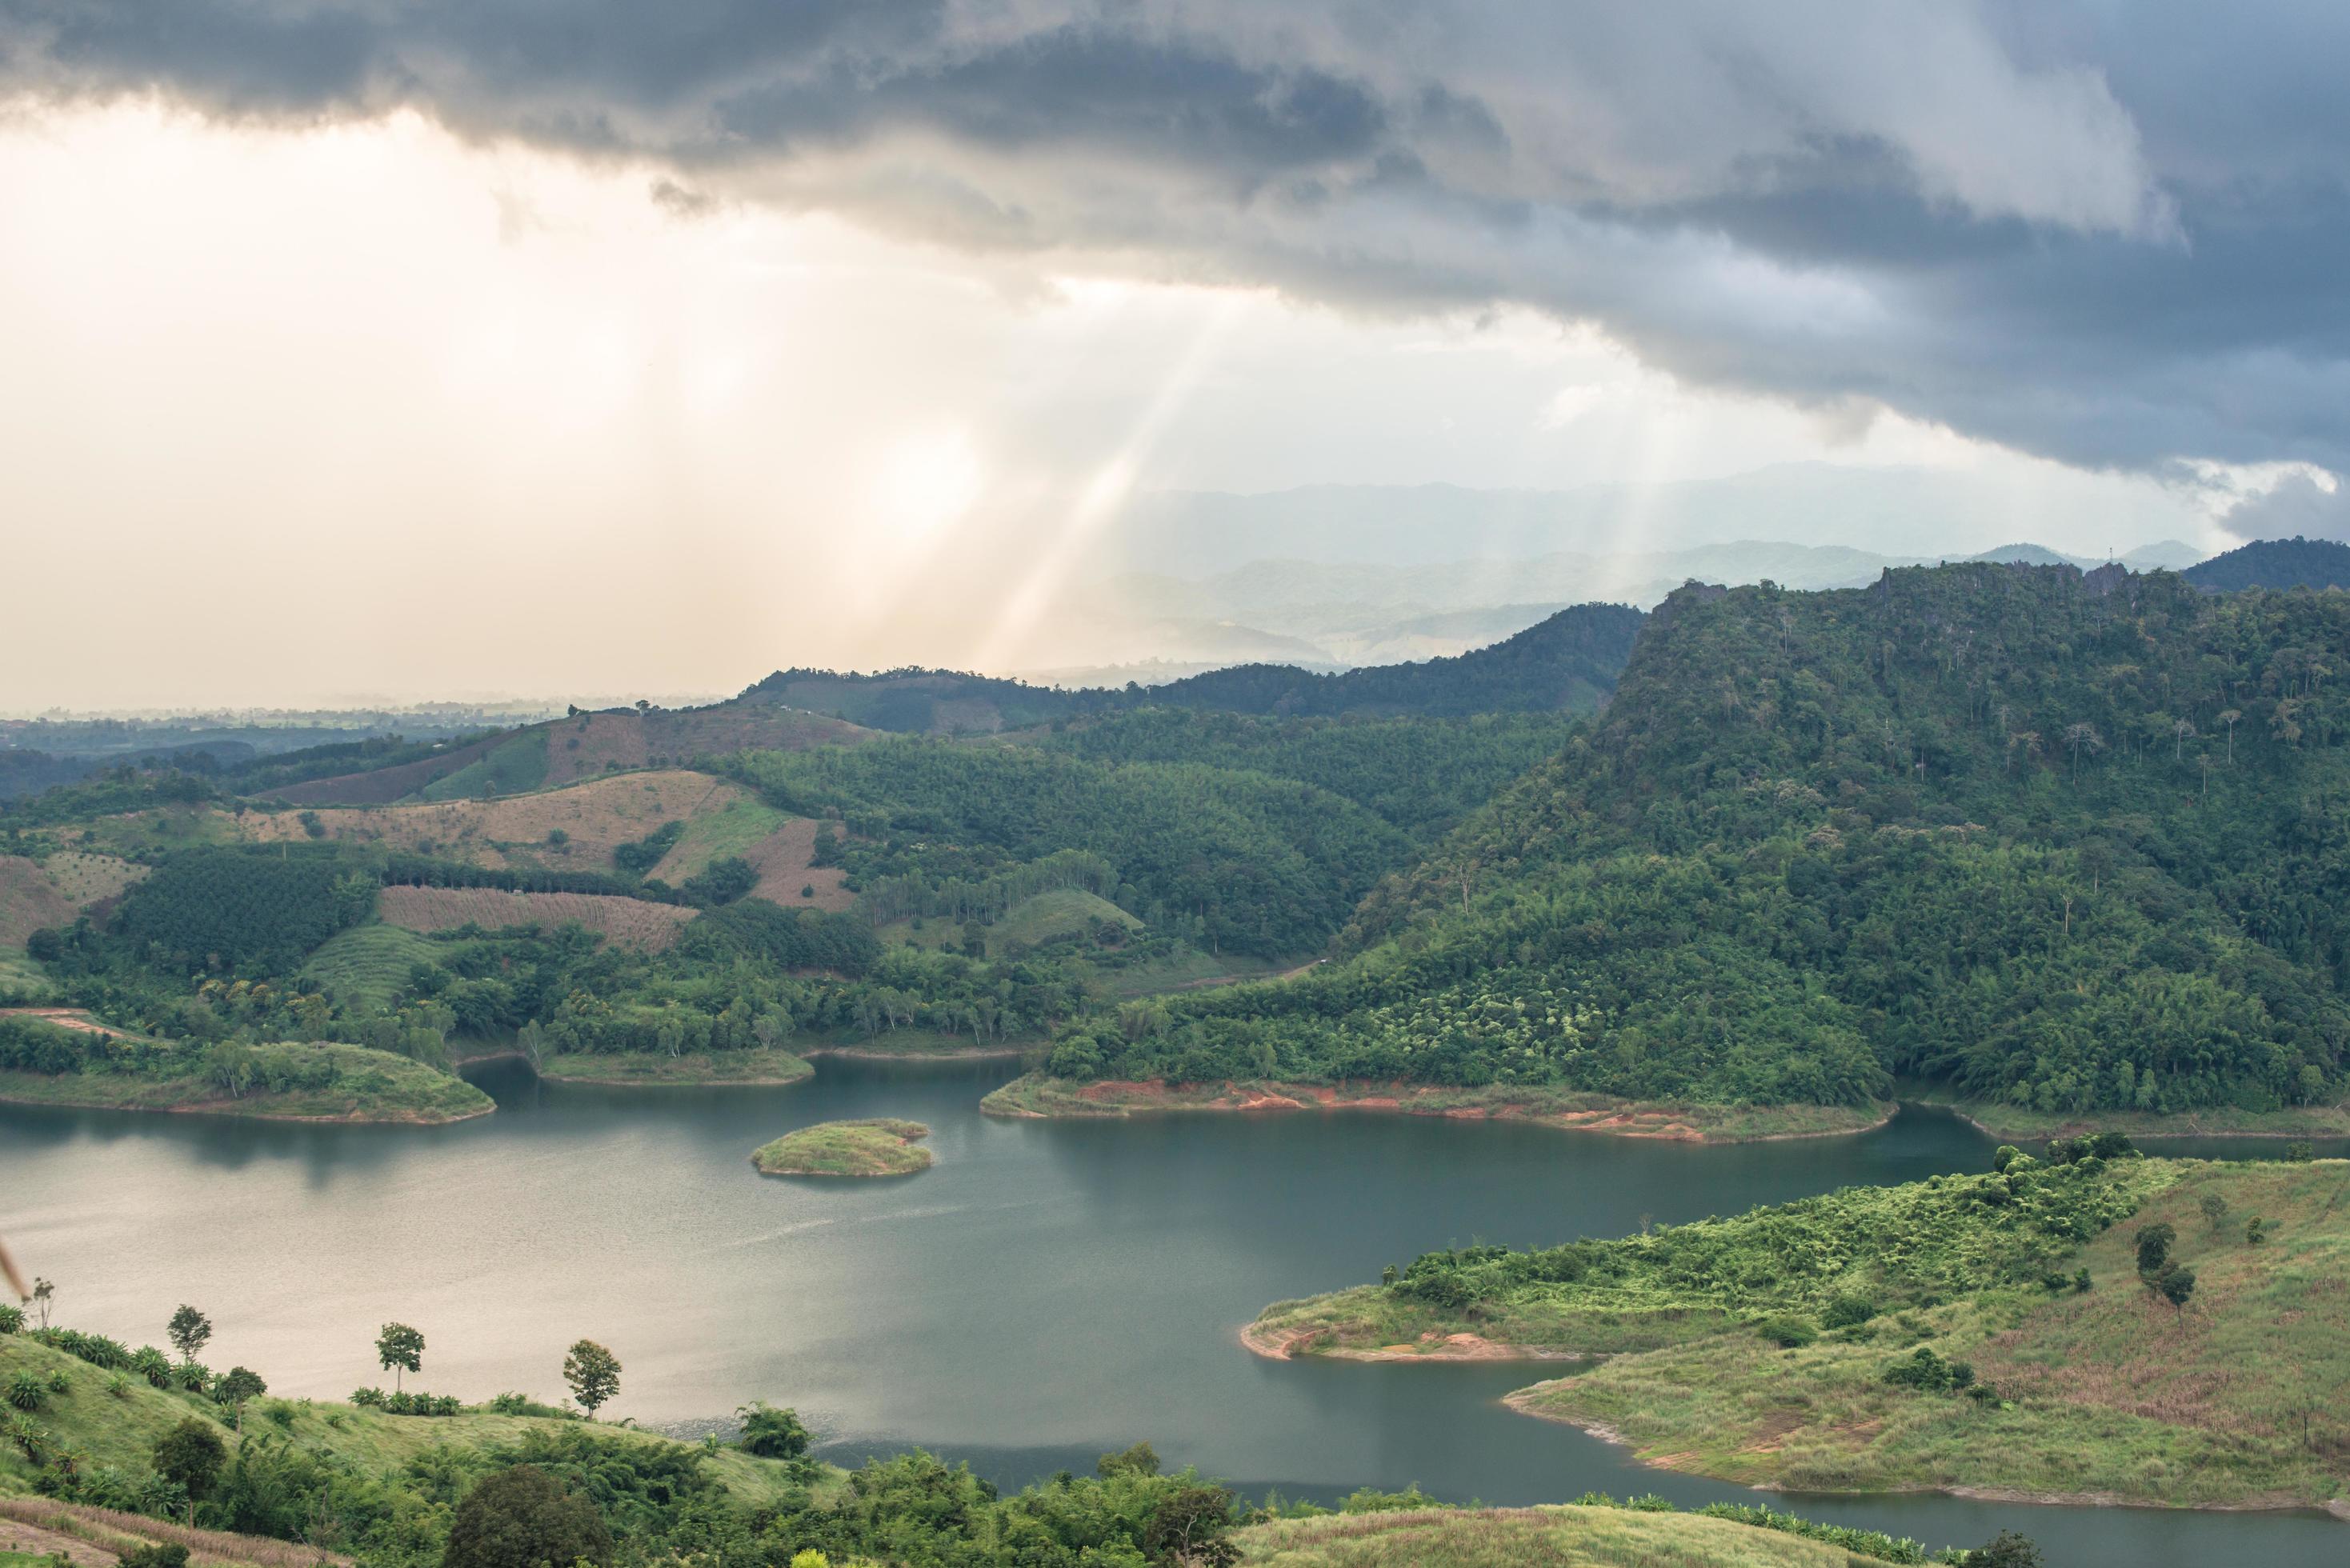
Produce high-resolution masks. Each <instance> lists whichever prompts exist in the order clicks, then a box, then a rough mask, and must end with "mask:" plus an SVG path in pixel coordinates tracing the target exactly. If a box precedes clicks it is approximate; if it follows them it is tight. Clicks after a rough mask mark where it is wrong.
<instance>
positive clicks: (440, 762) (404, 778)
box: [270, 730, 516, 805]
mask: <svg viewBox="0 0 2350 1568" xmlns="http://www.w3.org/2000/svg"><path fill="white" fill-rule="evenodd" d="M515 733H516V732H515V731H512V730H505V731H501V732H498V733H497V734H494V735H492V736H489V737H488V738H487V739H484V740H479V741H475V742H473V743H472V744H471V745H465V746H452V747H451V748H449V750H447V751H445V752H441V753H436V754H434V755H432V756H429V757H424V758H421V759H420V760H419V761H416V762H412V763H400V765H399V766H398V767H396V768H378V769H376V770H375V771H374V772H373V773H365V774H337V775H336V776H335V777H333V778H326V779H310V780H307V781H306V782H304V783H302V784H287V785H286V787H285V788H283V789H278V790H272V791H271V792H270V798H271V799H273V800H283V801H291V802H292V803H293V804H294V805H390V804H391V803H392V802H393V801H396V800H400V799H401V798H403V797H404V796H407V795H411V794H415V793H416V792H417V791H418V790H421V789H422V788H423V787H424V786H425V785H426V784H431V783H432V781H433V780H435V779H440V778H446V777H448V776H449V775H450V774H453V773H455V772H456V771H457V770H458V769H459V768H462V767H463V766H464V765H465V764H466V763H471V762H474V761H477V760H479V759H480V758H483V757H485V756H487V755H489V754H490V753H492V752H494V751H495V750H496V749H497V748H498V747H500V746H501V745H504V743H505V742H507V741H509V740H511V739H513V738H514V736H515Z"/></svg>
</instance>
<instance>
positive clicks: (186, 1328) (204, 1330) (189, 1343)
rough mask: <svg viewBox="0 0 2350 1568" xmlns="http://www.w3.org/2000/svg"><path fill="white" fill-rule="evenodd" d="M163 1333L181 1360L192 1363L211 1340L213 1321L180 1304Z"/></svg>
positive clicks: (187, 1305)
mask: <svg viewBox="0 0 2350 1568" xmlns="http://www.w3.org/2000/svg"><path fill="white" fill-rule="evenodd" d="M163 1332H164V1334H166V1335H168V1336H169V1337H170V1339H171V1341H172V1348H173V1349H175V1350H177V1351H178V1352H179V1353H180V1359H181V1360H182V1361H193V1360H195V1358H196V1357H197V1355H200V1354H201V1353H202V1352H203V1348H204V1345H206V1343H207V1342H209V1341H210V1340H211V1339H212V1336H213V1320H212V1319H210V1318H208V1317H206V1316H205V1315H204V1314H202V1313H200V1312H198V1311H197V1310H196V1309H195V1308H193V1307H192V1306H190V1305H189V1304H188V1303H185V1302H182V1303H180V1310H179V1311H177V1312H175V1313H173V1314H172V1321H171V1323H170V1324H167V1325H165V1327H164V1330H163Z"/></svg>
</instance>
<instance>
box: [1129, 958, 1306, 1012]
mask: <svg viewBox="0 0 2350 1568" xmlns="http://www.w3.org/2000/svg"><path fill="white" fill-rule="evenodd" d="M1295 967H1296V965H1295V964H1294V963H1292V962H1290V961H1287V960H1284V959H1258V958H1251V957H1249V956H1248V955H1247V954H1245V953H1224V954H1222V955H1221V956H1219V955H1218V954H1215V953H1208V952H1201V950H1199V949H1197V948H1194V947H1188V946H1187V947H1183V948H1180V949H1179V950H1177V955H1176V956H1174V957H1172V958H1167V959H1159V960H1154V961H1151V962H1149V963H1143V964H1134V965H1130V966H1128V967H1125V968H1121V969H1106V970H1104V971H1101V973H1100V974H1099V975H1097V976H1096V977H1095V979H1094V981H1093V983H1092V984H1091V985H1090V986H1089V987H1088V988H1087V989H1089V990H1090V991H1091V992H1093V993H1094V995H1095V996H1096V997H1097V998H1098V999H1100V1000H1101V1001H1104V1002H1132V1001H1134V1000H1135V999H1136V998H1138V997H1143V996H1158V995H1160V994H1162V993H1163V992H1170V991H1203V990H1205V989H1207V988H1208V987H1210V986H1212V985H1238V984H1240V983H1242V982H1243V981H1252V980H1271V979H1272V978H1273V977H1274V976H1275V975H1278V974H1281V973H1283V972H1284V971H1288V970H1291V969H1295Z"/></svg>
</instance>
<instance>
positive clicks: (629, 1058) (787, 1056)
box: [538, 1051, 816, 1088]
mask: <svg viewBox="0 0 2350 1568" xmlns="http://www.w3.org/2000/svg"><path fill="white" fill-rule="evenodd" d="M815 1072H816V1069H815V1068H814V1067H812V1066H810V1065H808V1064H807V1063H806V1062H805V1061H803V1060H802V1059H801V1058H799V1057H797V1056H795V1055H793V1054H791V1053H790V1052H788V1051H720V1052H713V1053H710V1054H704V1055H698V1056H696V1055H687V1056H663V1055H660V1054H656V1053H652V1052H635V1051H598V1052H590V1053H581V1054H572V1055H563V1056H549V1057H547V1058H546V1060H545V1061H543V1062H541V1063H540V1064H538V1075H539V1076H540V1077H542V1078H547V1079H551V1080H553V1081H554V1082H556V1083H559V1084H646V1085H671V1086H674V1087H678V1088H692V1087H695V1086H696V1085H704V1084H759V1085H775V1084H796V1083H798V1082H799V1081H800V1080H801V1079H803V1078H806V1077H810V1076H812V1075H814V1074H815Z"/></svg>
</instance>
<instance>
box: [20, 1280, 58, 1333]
mask: <svg viewBox="0 0 2350 1568" xmlns="http://www.w3.org/2000/svg"><path fill="white" fill-rule="evenodd" d="M56 1297H57V1286H56V1285H55V1284H54V1283H53V1282H50V1281H47V1280H45V1279H43V1278H41V1276H40V1275H38V1274H35V1275H34V1276H33V1293H32V1294H31V1295H29V1296H27V1297H26V1298H25V1299H26V1301H29V1302H31V1303H33V1310H34V1311H35V1312H37V1313H39V1314H41V1326H42V1327H43V1328H47V1327H48V1326H49V1303H50V1302H52V1301H53V1300H55V1299H56Z"/></svg>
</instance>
